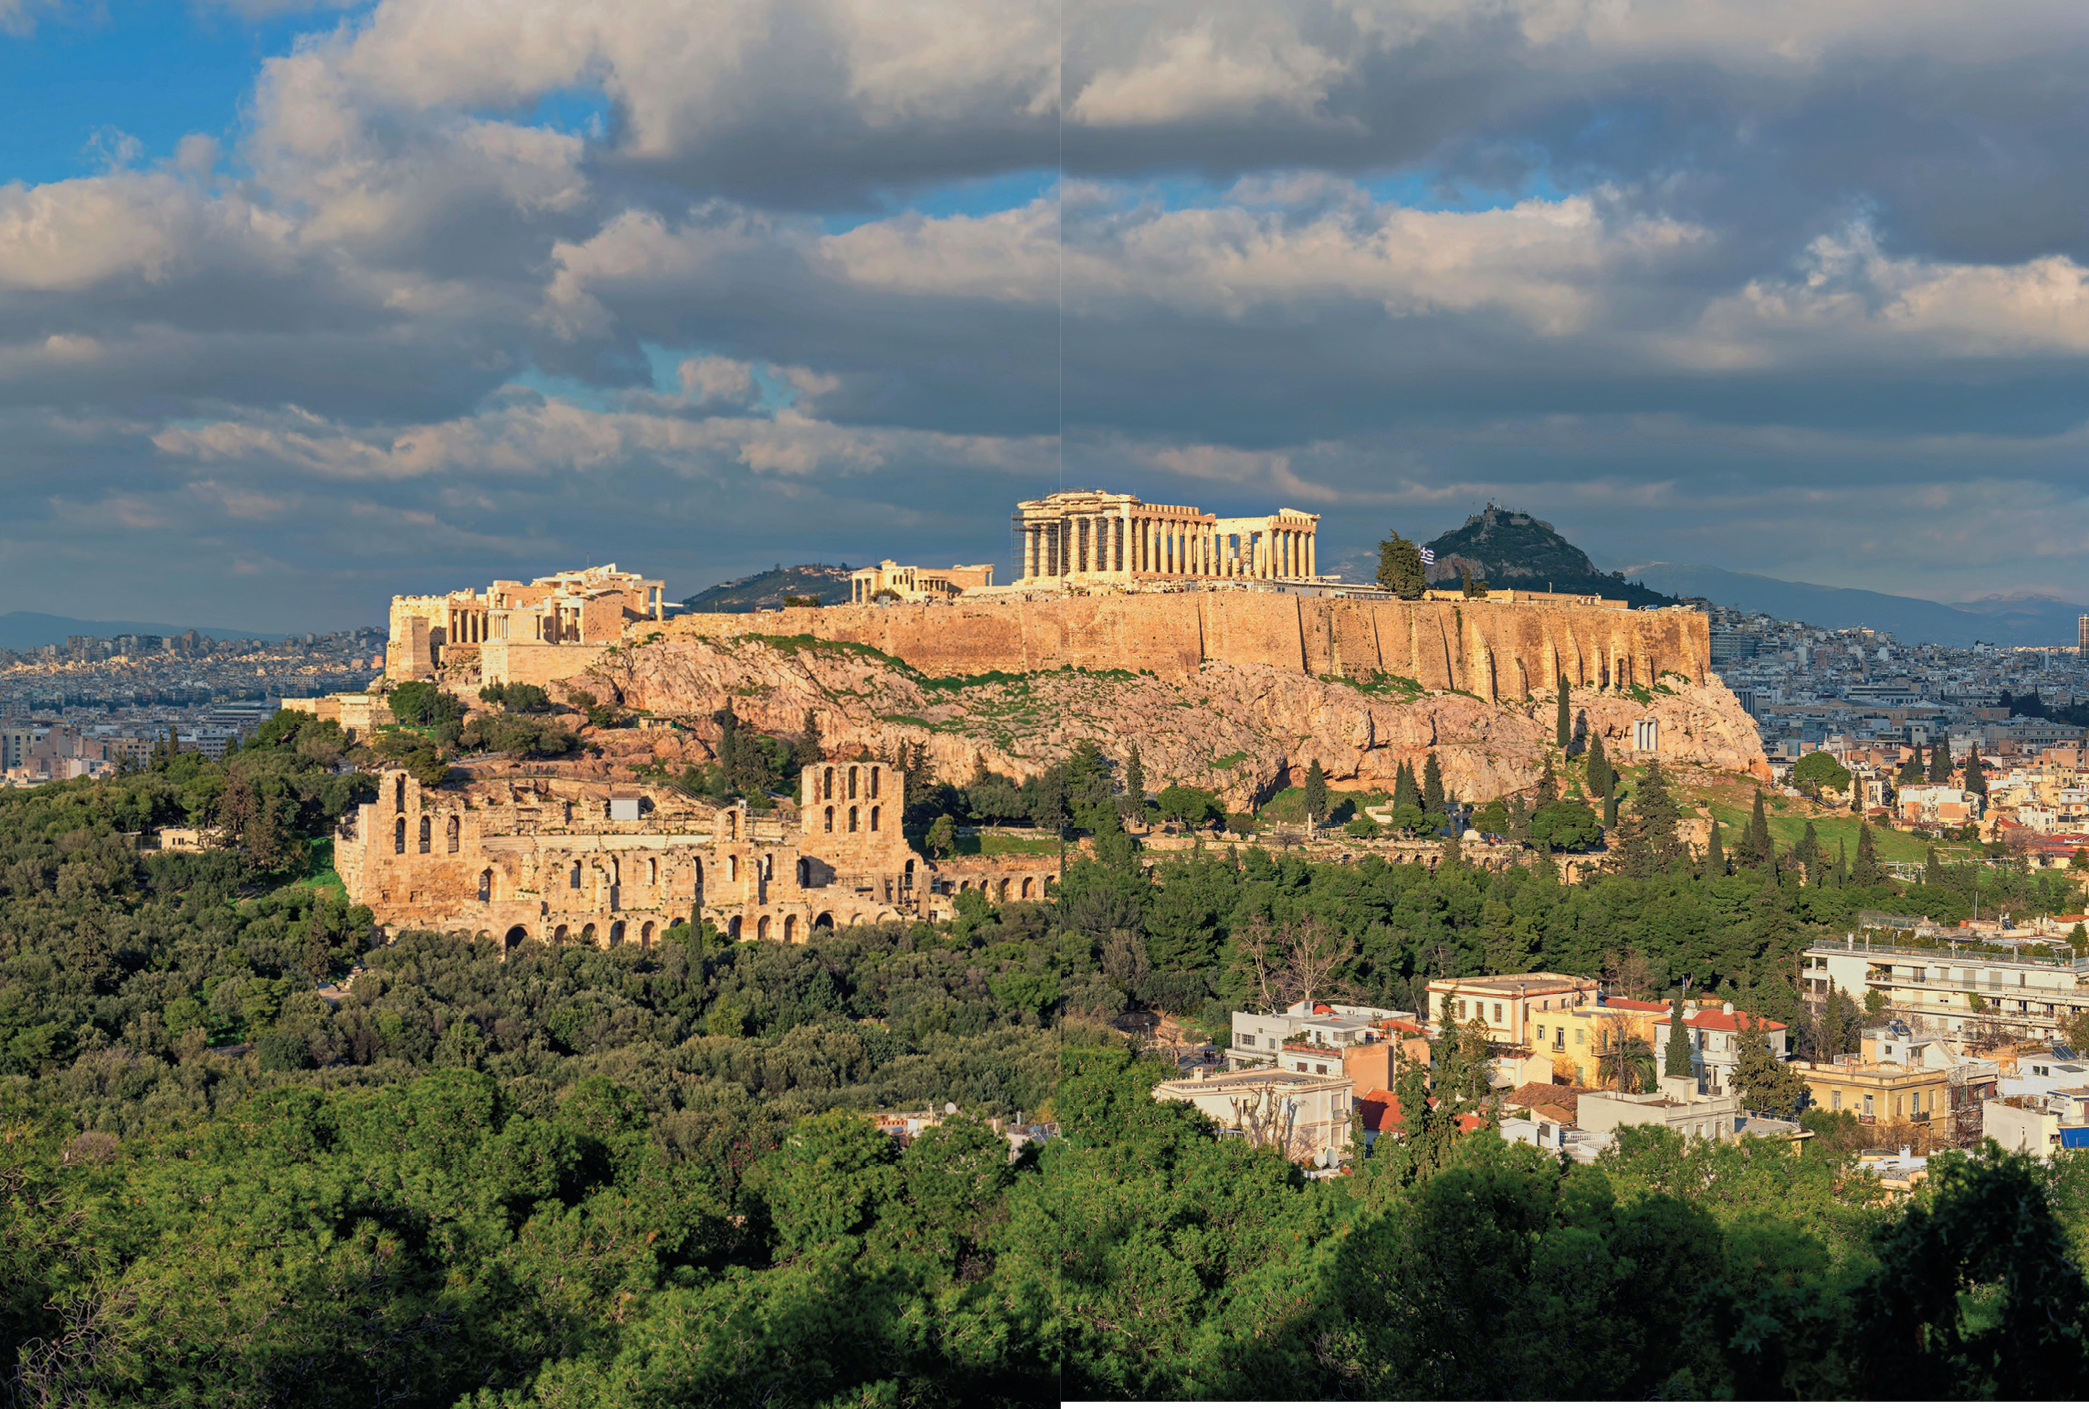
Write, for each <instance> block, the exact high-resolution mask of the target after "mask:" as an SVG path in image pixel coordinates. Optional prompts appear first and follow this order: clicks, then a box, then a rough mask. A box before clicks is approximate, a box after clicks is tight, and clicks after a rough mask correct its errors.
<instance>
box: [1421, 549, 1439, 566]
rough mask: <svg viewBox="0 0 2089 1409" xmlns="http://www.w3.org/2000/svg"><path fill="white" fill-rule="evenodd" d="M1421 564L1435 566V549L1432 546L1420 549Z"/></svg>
mask: <svg viewBox="0 0 2089 1409" xmlns="http://www.w3.org/2000/svg"><path fill="white" fill-rule="evenodd" d="M1422 566H1423V567H1430V568H1433V567H1435V566H1436V550H1435V549H1434V548H1424V549H1422Z"/></svg>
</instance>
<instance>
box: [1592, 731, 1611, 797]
mask: <svg viewBox="0 0 2089 1409" xmlns="http://www.w3.org/2000/svg"><path fill="white" fill-rule="evenodd" d="M1586 772H1587V775H1588V785H1589V796H1591V797H1601V798H1607V797H1609V796H1610V791H1611V789H1612V788H1613V787H1615V786H1616V785H1617V774H1616V773H1614V772H1612V771H1611V767H1610V755H1609V754H1607V753H1605V752H1603V736H1602V735H1601V734H1599V733H1596V732H1595V731H1594V730H1591V731H1590V732H1589V751H1588V760H1587V764H1586Z"/></svg>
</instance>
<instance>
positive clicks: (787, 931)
mask: <svg viewBox="0 0 2089 1409" xmlns="http://www.w3.org/2000/svg"><path fill="white" fill-rule="evenodd" d="M801 864H802V863H801ZM783 942H784V943H785V944H796V943H797V942H798V917H797V916H796V915H786V916H784V917H783Z"/></svg>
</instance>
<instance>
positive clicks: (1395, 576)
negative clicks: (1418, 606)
mask: <svg viewBox="0 0 2089 1409" xmlns="http://www.w3.org/2000/svg"><path fill="white" fill-rule="evenodd" d="M1378 585H1379V586H1380V587H1383V588H1384V589H1385V590H1386V591H1388V592H1390V593H1392V594H1393V595H1394V596H1396V597H1398V598H1400V599H1401V600H1402V601H1406V602H1412V601H1416V600H1419V599H1420V597H1421V595H1422V593H1423V592H1425V591H1426V590H1428V586H1429V579H1428V576H1427V574H1426V573H1425V572H1424V571H1423V568H1422V551H1421V549H1419V548H1417V547H1416V546H1415V545H1414V544H1412V543H1410V542H1408V541H1407V540H1406V539H1405V538H1402V537H1401V536H1400V535H1399V534H1397V533H1389V534H1387V535H1386V536H1385V537H1384V538H1383V539H1381V540H1380V541H1379V544H1378Z"/></svg>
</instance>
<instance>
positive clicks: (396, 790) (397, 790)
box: [392, 773, 406, 812]
mask: <svg viewBox="0 0 2089 1409" xmlns="http://www.w3.org/2000/svg"><path fill="white" fill-rule="evenodd" d="M405 810H406V775H405V774H404V773H401V774H400V775H399V776H398V778H396V779H395V780H394V781H393V783H392V811H394V812H404V811H405Z"/></svg>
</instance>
